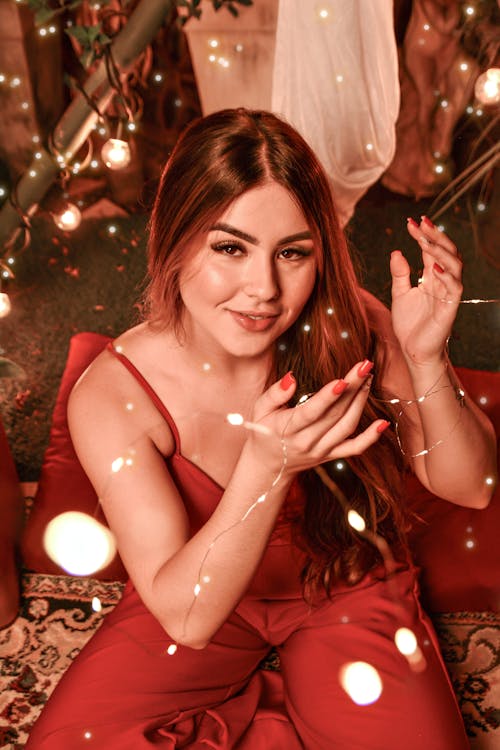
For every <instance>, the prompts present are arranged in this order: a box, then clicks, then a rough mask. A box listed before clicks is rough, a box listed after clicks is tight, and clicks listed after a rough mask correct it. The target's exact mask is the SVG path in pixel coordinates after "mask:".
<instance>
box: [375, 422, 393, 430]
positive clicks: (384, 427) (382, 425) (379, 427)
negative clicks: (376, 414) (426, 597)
mask: <svg viewBox="0 0 500 750" xmlns="http://www.w3.org/2000/svg"><path fill="white" fill-rule="evenodd" d="M390 424H391V423H390V422H388V421H387V420H386V419H384V421H383V422H381V423H380V424H379V425H377V432H383V431H384V430H387V428H388V427H389V425H390Z"/></svg>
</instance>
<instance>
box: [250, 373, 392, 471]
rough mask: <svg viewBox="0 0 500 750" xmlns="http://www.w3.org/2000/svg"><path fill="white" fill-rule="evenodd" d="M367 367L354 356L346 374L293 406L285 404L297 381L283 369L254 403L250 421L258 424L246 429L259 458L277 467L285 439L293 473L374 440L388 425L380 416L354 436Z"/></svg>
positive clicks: (350, 452)
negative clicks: (283, 371)
mask: <svg viewBox="0 0 500 750" xmlns="http://www.w3.org/2000/svg"><path fill="white" fill-rule="evenodd" d="M371 368H372V363H371V362H369V361H368V360H365V361H364V362H358V364H356V365H355V366H354V367H353V368H352V369H351V370H350V371H349V372H348V373H347V375H346V376H345V378H344V379H342V380H334V381H332V382H330V383H328V384H327V385H325V386H324V387H323V388H321V390H319V391H318V392H317V393H315V394H314V395H312V396H310V397H309V398H308V399H307V400H306V401H305V402H304V403H299V404H298V405H297V406H295V407H294V408H286V406H285V404H286V403H287V402H288V401H289V400H290V398H291V397H292V396H293V394H294V393H295V390H296V387H297V384H296V382H295V380H294V378H293V377H291V376H290V374H287V375H285V377H284V378H282V380H281V381H279V382H277V383H274V385H272V386H271V387H270V388H269V389H268V390H267V391H266V392H265V393H263V394H262V396H261V397H260V398H259V399H258V400H257V402H256V404H255V407H254V414H253V423H254V425H255V427H257V430H255V429H254V430H252V429H250V435H249V441H251V442H253V443H254V447H255V448H256V449H257V450H259V451H262V453H263V456H262V460H264V461H266V463H268V462H269V461H270V460H271V461H273V462H275V463H276V469H277V470H279V468H280V466H281V464H282V461H283V452H282V447H281V439H283V440H284V442H285V444H286V454H287V463H286V467H285V472H286V473H289V474H295V473H296V472H298V471H303V470H305V469H309V468H312V467H314V466H318V465H319V464H321V463H324V462H326V461H333V460H334V459H337V458H345V457H347V456H354V455H359V454H360V453H363V451H365V450H366V449H367V448H368V447H369V446H370V445H372V444H373V443H375V442H376V441H377V440H378V439H379V437H380V435H381V433H382V432H383V431H384V430H385V428H386V427H388V426H389V422H386V421H385V420H383V419H377V420H375V421H374V422H373V423H372V424H371V425H370V426H369V427H367V428H366V429H365V430H363V431H362V432H360V433H359V434H357V435H355V436H353V435H354V433H355V432H356V428H357V426H358V422H359V420H360V418H361V414H362V412H363V409H364V407H365V404H366V400H367V398H368V394H369V390H370V382H371V377H370V376H369V372H370V370H371ZM250 427H251V425H250ZM263 429H264V430H266V429H267V430H269V434H268V435H266V434H265V433H264V432H263Z"/></svg>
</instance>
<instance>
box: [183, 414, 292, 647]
mask: <svg viewBox="0 0 500 750" xmlns="http://www.w3.org/2000/svg"><path fill="white" fill-rule="evenodd" d="M290 419H291V417H290ZM289 423H290V420H289V421H288V423H287V424H286V425H285V427H284V429H283V432H282V435H281V437H280V438H279V440H280V445H281V456H282V458H281V466H280V469H279V471H278V473H277V475H276V476H275V478H274V479H273V481H272V483H271V485H270V486H269V488H268V489H267V490H265V492H263V493H262V494H261V495H259V497H258V498H257V499H256V500H255V501H254V502H253V503H252V504H251V505H250V506H249V508H247V510H246V511H245V513H244V514H243V516H242V517H241V518H240V519H238V520H237V521H235V522H234V523H233V524H231V526H228V527H227V528H226V529H222V531H220V532H219V533H218V534H217V535H216V536H215V537H214V538H213V539H212V541H211V542H210V544H209V545H208V547H207V551H206V552H205V554H204V555H203V558H202V560H201V562H200V567H199V570H198V577H197V579H196V583H195V585H194V588H193V600H192V602H191V604H190V606H189V608H188V610H187V612H186V616H185V618H184V624H183V629H182V635H183V637H184V636H185V635H186V629H187V623H188V620H189V617H190V616H191V613H192V611H193V608H194V606H195V604H196V601H197V599H198V596H199V594H200V592H201V589H202V582H203V583H205V582H207V583H208V582H209V580H210V579H209V578H208V580H207V578H206V577H204V576H203V569H204V567H205V564H206V562H207V559H208V556H209V554H210V552H211V551H212V549H213V548H214V547H215V545H216V544H217V542H218V541H220V539H221V538H222V537H223V536H225V535H226V534H228V533H229V532H230V531H232V530H233V529H235V528H236V527H237V526H239V525H240V524H242V523H244V522H245V521H246V520H247V518H248V517H249V516H250V514H251V513H253V511H254V510H255V509H256V508H257V506H258V505H261V504H262V503H264V502H265V501H266V500H267V497H268V495H269V494H270V493H271V492H272V490H273V489H274V488H275V487H276V485H277V484H278V483H279V482H280V481H281V478H282V477H283V473H284V471H285V468H286V466H287V464H288V452H287V446H286V443H285V440H284V434H285V431H286V428H287V427H288V424H289ZM244 426H245V427H246V428H247V429H252V428H253V424H252V423H251V422H245V423H244ZM256 426H258V425H256Z"/></svg>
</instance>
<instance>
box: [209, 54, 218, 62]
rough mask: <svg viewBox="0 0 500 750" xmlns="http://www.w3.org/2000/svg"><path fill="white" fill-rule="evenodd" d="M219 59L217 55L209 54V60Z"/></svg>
mask: <svg viewBox="0 0 500 750" xmlns="http://www.w3.org/2000/svg"><path fill="white" fill-rule="evenodd" d="M216 60H217V55H209V56H208V61H209V62H211V63H214V62H215V61H216Z"/></svg>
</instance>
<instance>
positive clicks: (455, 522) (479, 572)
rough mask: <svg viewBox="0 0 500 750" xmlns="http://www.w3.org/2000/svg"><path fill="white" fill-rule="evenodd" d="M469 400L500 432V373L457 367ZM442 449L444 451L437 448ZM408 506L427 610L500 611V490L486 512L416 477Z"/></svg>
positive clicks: (414, 553)
mask: <svg viewBox="0 0 500 750" xmlns="http://www.w3.org/2000/svg"><path fill="white" fill-rule="evenodd" d="M456 372H457V375H458V377H459V378H460V380H461V381H462V383H463V385H464V387H465V390H466V391H467V393H468V397H469V398H472V399H474V401H475V402H476V403H477V404H478V405H479V406H480V407H481V408H482V409H483V410H484V411H485V412H486V413H487V414H488V416H489V418H490V419H491V421H492V422H493V425H494V427H495V430H496V434H497V436H498V435H499V434H500V372H485V371H481V370H471V369H467V368H460V367H458V368H456ZM437 450H439V448H438V449H437ZM408 503H409V507H410V509H411V510H412V511H413V512H414V513H415V514H416V516H417V519H416V520H415V521H414V523H413V528H412V530H411V532H410V535H409V536H410V546H411V549H412V552H413V556H414V559H415V562H416V563H417V565H419V566H420V567H421V579H420V585H421V591H422V602H423V604H424V607H425V608H426V609H427V611H428V612H431V613H434V612H459V611H462V610H468V611H476V612H487V611H489V612H498V611H500V554H499V537H498V530H499V529H500V489H499V488H497V490H496V492H495V494H494V496H493V498H492V500H491V502H490V504H489V506H488V507H487V508H485V509H483V510H475V509H472V508H463V507H461V506H459V505H454V504H453V503H450V502H447V501H446V500H441V499H439V498H437V497H436V496H435V495H433V494H432V493H430V492H429V491H428V490H427V489H425V488H424V487H423V486H422V485H421V484H420V482H418V481H417V480H416V479H415V478H414V477H412V478H411V479H410V480H409V482H408Z"/></svg>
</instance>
